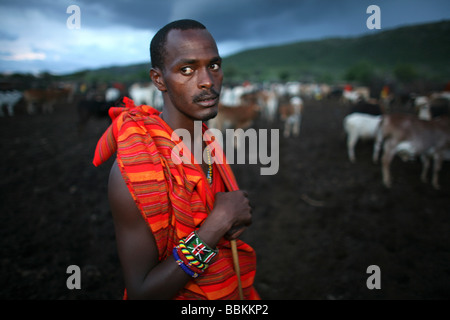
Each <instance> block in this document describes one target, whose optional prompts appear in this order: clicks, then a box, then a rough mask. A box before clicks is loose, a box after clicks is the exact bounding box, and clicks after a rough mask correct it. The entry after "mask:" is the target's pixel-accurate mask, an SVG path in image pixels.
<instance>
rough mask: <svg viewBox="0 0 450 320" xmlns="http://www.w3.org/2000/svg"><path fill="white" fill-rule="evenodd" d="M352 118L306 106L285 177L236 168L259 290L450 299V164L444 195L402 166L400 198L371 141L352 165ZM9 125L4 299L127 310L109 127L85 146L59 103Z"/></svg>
mask: <svg viewBox="0 0 450 320" xmlns="http://www.w3.org/2000/svg"><path fill="white" fill-rule="evenodd" d="M19 109H20V108H19ZM346 112H347V108H346V107H344V106H342V105H340V104H339V103H338V102H337V101H333V100H332V101H308V100H307V101H306V102H305V111H304V115H303V119H302V128H301V134H300V137H298V138H287V139H286V138H284V137H282V136H281V134H280V141H279V156H280V168H279V171H278V173H277V174H276V175H273V176H261V175H260V168H261V165H234V170H235V173H236V176H237V179H238V182H239V184H240V186H241V188H242V189H246V190H248V191H249V192H250V196H251V199H252V201H253V203H254V204H255V210H254V222H253V225H252V226H251V227H250V228H249V229H248V230H247V231H246V232H245V233H244V235H243V239H244V240H245V241H247V242H248V243H250V244H251V245H252V246H253V247H254V248H255V250H256V252H257V256H258V268H257V275H256V282H255V286H256V288H257V290H258V291H259V293H260V295H261V297H262V298H263V299H270V300H272V299H279V300H287V299H318V300H322V299H350V300H354V299H364V300H365V299H449V298H450V239H449V237H450V210H449V204H450V197H449V196H450V165H449V163H448V162H447V163H444V166H443V168H442V171H441V175H440V178H441V185H442V189H441V190H439V191H436V190H434V189H433V188H432V187H431V185H430V184H424V183H422V182H421V181H420V178H419V175H420V170H421V165H420V163H419V162H407V163H404V162H402V161H401V160H399V159H398V158H396V160H395V161H394V163H393V165H392V173H393V187H392V189H391V190H387V189H385V188H384V187H383V185H382V184H381V171H380V167H379V165H374V164H373V163H372V161H371V151H372V144H371V143H369V142H366V143H358V145H357V147H356V156H357V162H356V163H355V164H351V163H350V162H349V161H348V159H347V154H346V147H345V135H344V133H343V130H342V119H343V117H344V116H345V114H346ZM0 124H1V125H0V130H1V136H0V141H1V148H2V156H1V157H0V164H1V168H0V170H1V183H0V206H1V207H0V208H1V216H2V226H1V229H0V230H1V231H0V232H1V233H0V239H1V240H0V241H1V246H0V298H2V299H44V300H53V299H108V300H109V299H121V297H122V293H123V280H122V274H121V269H120V264H119V261H118V257H117V253H116V247H115V235H114V229H113V224H112V219H111V214H110V211H109V206H108V202H107V195H106V190H107V189H106V187H107V179H108V174H109V169H110V166H111V164H112V160H110V161H109V162H108V163H106V164H104V165H102V166H100V167H99V168H95V167H94V166H93V165H92V163H91V161H92V157H93V152H94V148H95V145H96V142H97V140H98V138H99V137H100V136H101V134H102V132H103V131H104V129H105V128H106V126H107V125H108V123H107V121H106V120H105V119H91V120H90V122H89V123H88V125H87V127H86V128H85V130H84V131H83V133H82V134H81V135H79V134H78V133H77V130H76V111H75V107H74V106H73V105H58V107H57V108H56V110H55V112H54V113H53V114H51V115H42V114H38V115H35V116H28V115H26V114H25V113H24V112H20V110H18V112H17V115H16V116H15V117H4V118H0ZM267 127H268V126H267V125H266V124H265V122H264V121H257V122H256V123H255V128H267ZM273 128H280V123H279V122H277V123H276V124H275V125H274V126H273ZM70 265H77V266H79V267H80V268H81V289H80V290H76V289H75V290H69V289H68V288H67V286H66V280H67V278H68V277H69V274H68V273H67V267H68V266H70ZM370 265H377V266H379V268H380V271H381V288H380V289H373V290H370V289H368V287H367V286H366V280H367V279H368V277H369V276H370V275H371V274H368V273H367V268H368V267H369V266H370Z"/></svg>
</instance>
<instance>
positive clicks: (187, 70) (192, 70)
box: [181, 67, 194, 76]
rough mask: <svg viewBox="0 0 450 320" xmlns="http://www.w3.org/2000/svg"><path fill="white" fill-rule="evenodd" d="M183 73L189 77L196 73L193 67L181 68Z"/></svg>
mask: <svg viewBox="0 0 450 320" xmlns="http://www.w3.org/2000/svg"><path fill="white" fill-rule="evenodd" d="M181 73H182V74H184V75H187V76H188V75H191V74H192V73H194V69H192V68H191V67H183V68H181Z"/></svg>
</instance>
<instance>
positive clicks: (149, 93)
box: [129, 83, 163, 110]
mask: <svg viewBox="0 0 450 320" xmlns="http://www.w3.org/2000/svg"><path fill="white" fill-rule="evenodd" d="M129 93H130V97H131V99H133V101H134V102H135V104H136V105H140V104H146V105H149V106H152V107H154V108H155V109H158V110H161V109H162V106H163V99H162V94H161V92H160V91H159V90H158V89H157V88H156V87H155V86H154V85H153V83H148V84H142V85H141V84H139V83H135V84H133V85H131V86H130V88H129Z"/></svg>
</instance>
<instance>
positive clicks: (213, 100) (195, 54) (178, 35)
mask: <svg viewBox="0 0 450 320" xmlns="http://www.w3.org/2000/svg"><path fill="white" fill-rule="evenodd" d="M165 49H166V50H165V51H166V52H167V54H166V56H165V57H164V70H162V78H163V80H164V84H165V88H166V90H167V91H166V92H167V95H168V98H169V99H166V100H165V104H166V107H167V104H170V106H169V107H170V109H171V110H174V111H176V112H178V113H179V114H180V116H182V117H185V118H187V119H189V120H202V121H206V120H208V119H211V118H213V117H215V116H216V115H217V112H218V104H219V95H220V90H221V87H222V79H223V72H222V67H221V58H220V56H219V53H218V50H217V46H216V42H215V41H214V39H213V37H212V36H211V34H210V33H209V32H208V31H207V30H203V29H193V30H171V31H170V32H169V34H168V35H167V42H166V47H165Z"/></svg>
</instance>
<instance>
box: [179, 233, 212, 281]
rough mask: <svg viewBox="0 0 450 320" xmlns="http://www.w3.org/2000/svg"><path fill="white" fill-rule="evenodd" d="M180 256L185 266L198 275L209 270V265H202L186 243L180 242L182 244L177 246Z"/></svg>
mask: <svg viewBox="0 0 450 320" xmlns="http://www.w3.org/2000/svg"><path fill="white" fill-rule="evenodd" d="M176 249H177V253H178V256H179V257H180V259H181V260H182V261H183V262H184V264H185V265H187V266H188V267H189V269H191V270H192V271H194V272H196V273H199V274H200V273H203V271H205V270H206V268H208V265H207V264H204V263H201V262H200V261H198V260H197V259H195V257H194V256H193V255H192V254H191V253H190V252H189V250H187V249H186V246H185V245H184V242H182V241H181V240H180V244H179V245H178V246H176Z"/></svg>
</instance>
